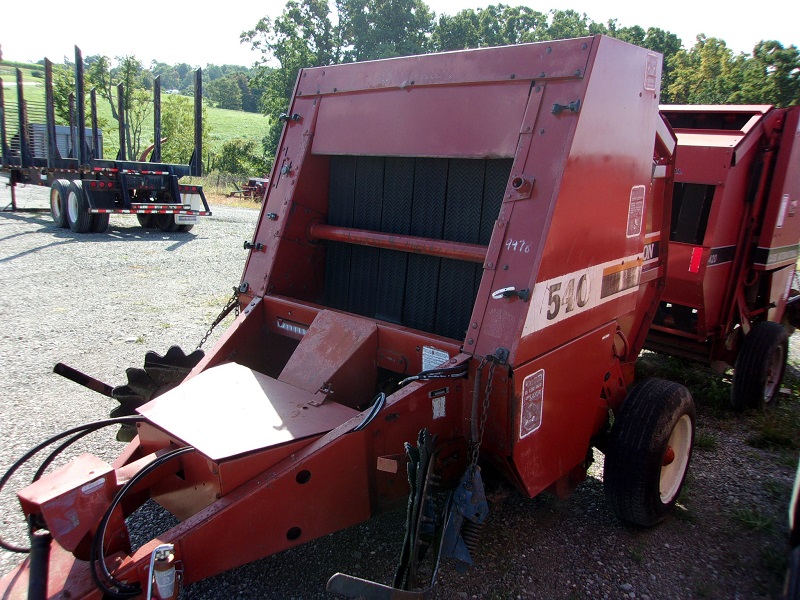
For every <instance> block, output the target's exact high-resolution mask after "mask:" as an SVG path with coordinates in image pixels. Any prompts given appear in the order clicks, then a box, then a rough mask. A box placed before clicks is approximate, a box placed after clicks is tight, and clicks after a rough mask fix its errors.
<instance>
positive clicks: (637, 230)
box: [625, 185, 646, 238]
mask: <svg viewBox="0 0 800 600" xmlns="http://www.w3.org/2000/svg"><path fill="white" fill-rule="evenodd" d="M645 192H646V188H645V187H644V186H643V185H635V186H633V187H632V188H631V199H630V204H628V230H627V232H626V233H625V237H629V238H632V237H639V235H641V233H642V221H644V199H645Z"/></svg>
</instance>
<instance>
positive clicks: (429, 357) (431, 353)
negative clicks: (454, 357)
mask: <svg viewBox="0 0 800 600" xmlns="http://www.w3.org/2000/svg"><path fill="white" fill-rule="evenodd" d="M448 360H450V355H449V354H448V353H447V352H445V351H444V350H439V349H437V348H434V347H433V346H423V347H422V370H423V371H430V370H431V369H435V368H436V367H439V366H441V364H442V363H445V362H447V361H448Z"/></svg>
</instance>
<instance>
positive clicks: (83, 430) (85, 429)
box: [0, 415, 144, 553]
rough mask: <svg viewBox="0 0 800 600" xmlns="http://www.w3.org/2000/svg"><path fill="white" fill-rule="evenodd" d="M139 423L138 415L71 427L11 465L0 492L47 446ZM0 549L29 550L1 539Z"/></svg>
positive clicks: (0, 484)
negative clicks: (110, 428)
mask: <svg viewBox="0 0 800 600" xmlns="http://www.w3.org/2000/svg"><path fill="white" fill-rule="evenodd" d="M140 421H144V417H142V416H139V415H137V416H131V417H119V418H116V419H104V420H102V421H95V422H94V423H86V424H84V425H79V426H77V427H73V428H72V429H68V430H66V431H62V432H61V433H59V434H57V435H54V436H53V437H50V438H48V439H46V440H45V441H43V442H41V443H40V444H38V445H36V446H34V447H33V448H32V449H30V450H28V451H27V452H26V453H25V454H24V455H23V456H22V457H21V458H19V459H18V460H17V461H16V462H15V463H14V464H13V465H11V467H9V469H8V470H7V471H6V472H5V474H4V475H3V477H0V491H2V490H3V487H5V485H6V483H8V480H9V479H11V476H12V475H14V473H16V472H17V469H19V468H20V467H21V466H22V465H24V464H25V463H26V462H28V461H29V460H30V459H31V457H32V456H33V455H35V454H36V453H37V452H40V451H41V450H43V449H44V448H47V446H49V445H50V444H53V443H55V442H57V441H58V440H60V439H63V438H65V437H67V436H70V435H73V434H75V433H80V434H82V435H78V436H75V437H74V438H73V439H72V440H71V442H70V443H72V442H74V441H77V440H78V439H80V438H81V437H83V436H84V435H86V434H88V433H91V432H93V431H97V430H98V429H102V428H103V427H108V426H109V425H120V424H122V423H138V422H140ZM68 445H69V444H62V445H61V446H60V447H59V448H58V449H56V451H55V452H54V454H55V456H57V453H58V452H60V451H62V450H63V449H64V448H66V447H67V446H68ZM55 456H52V458H55ZM52 458H48V460H50V461H51V462H52ZM47 464H49V463H47ZM0 548H3V549H4V550H8V551H9V552H20V553H27V552H30V550H31V549H30V548H25V547H23V546H16V545H14V544H10V543H8V542H6V541H5V540H4V539H3V538H2V537H0Z"/></svg>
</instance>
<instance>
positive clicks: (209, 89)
mask: <svg viewBox="0 0 800 600" xmlns="http://www.w3.org/2000/svg"><path fill="white" fill-rule="evenodd" d="M205 93H206V95H207V96H208V98H209V99H210V100H211V101H212V102H214V103H215V104H216V105H217V106H218V107H219V108H226V109H228V110H242V89H241V88H240V87H239V82H238V80H237V78H236V77H235V76H228V77H220V78H219V79H215V80H214V81H211V82H210V83H208V84H207V85H206V86H205Z"/></svg>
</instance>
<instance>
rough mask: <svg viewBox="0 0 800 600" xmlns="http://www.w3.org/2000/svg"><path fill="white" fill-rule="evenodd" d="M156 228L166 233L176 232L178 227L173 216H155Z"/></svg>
mask: <svg viewBox="0 0 800 600" xmlns="http://www.w3.org/2000/svg"><path fill="white" fill-rule="evenodd" d="M156 227H158V228H159V229H160V230H161V231H164V232H166V233H173V232H175V231H178V227H179V225H178V224H177V223H176V222H175V215H162V214H158V215H156Z"/></svg>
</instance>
